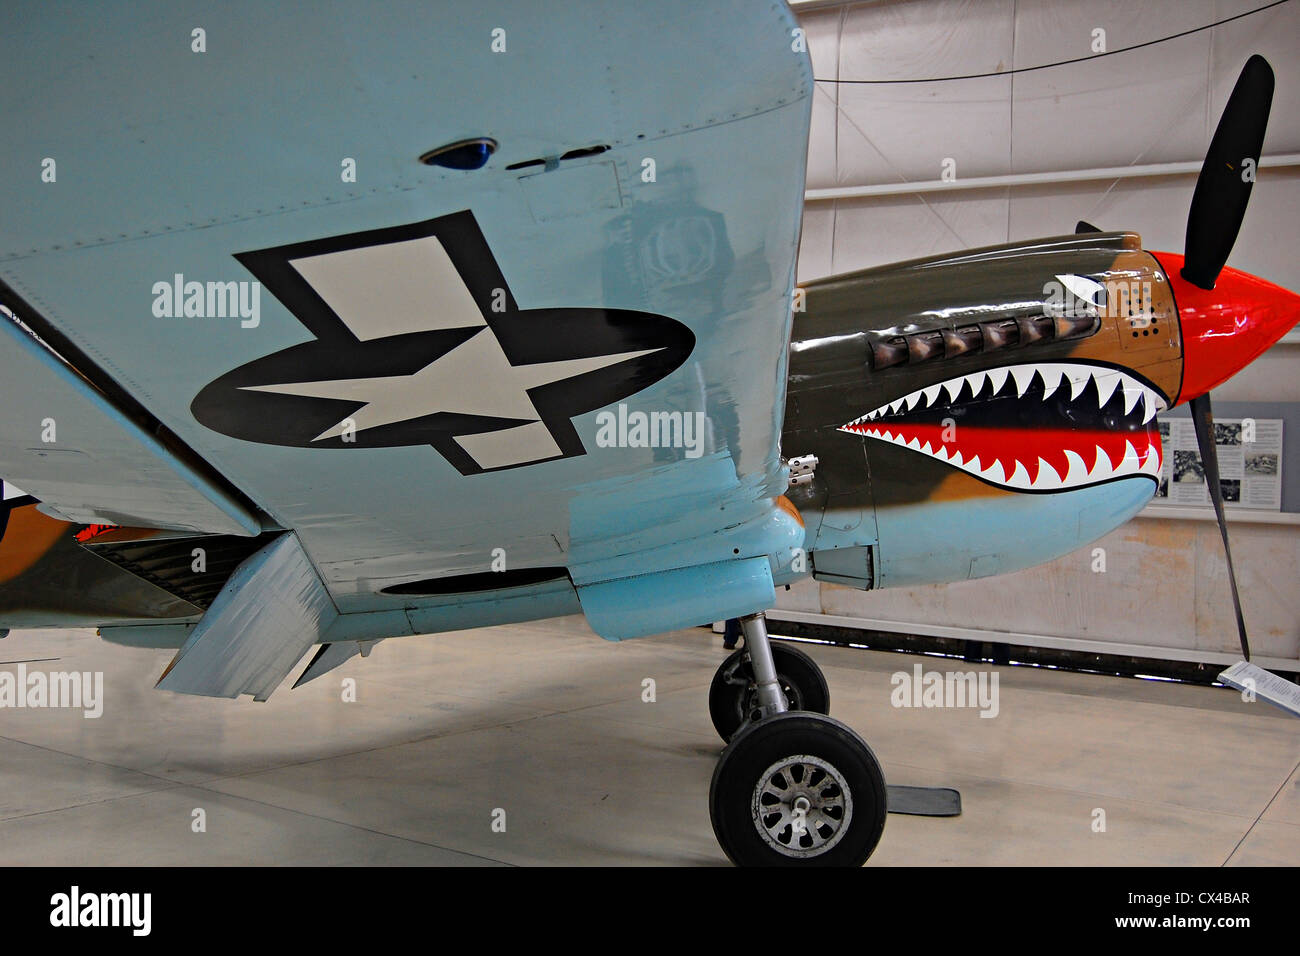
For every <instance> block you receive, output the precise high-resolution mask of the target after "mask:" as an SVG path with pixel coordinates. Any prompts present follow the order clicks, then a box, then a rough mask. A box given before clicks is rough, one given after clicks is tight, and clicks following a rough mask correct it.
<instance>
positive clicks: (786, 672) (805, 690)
mask: <svg viewBox="0 0 1300 956" xmlns="http://www.w3.org/2000/svg"><path fill="white" fill-rule="evenodd" d="M772 660H773V661H774V662H775V663H776V676H777V678H778V679H779V680H780V682H781V689H782V690H783V691H785V696H786V699H787V700H788V701H789V702H790V709H791V710H802V711H812V712H813V713H814V714H829V713H830V712H831V690H830V688H829V687H827V686H826V678H825V676H824V675H823V674H822V672H821V668H820V667H818V666H817V662H816V661H814V660H813V659H812V658H811V657H809V656H808V655H807V654H805V653H804V652H803V651H801V650H799V649H798V648H796V647H791V646H789V645H788V644H782V643H780V642H778V641H772ZM733 672H734V673H733ZM738 678H743V679H744V680H745V684H744V686H742V685H740V684H737V683H732V681H733V680H736V679H738ZM754 694H755V687H754V670H753V668H752V667H751V666H750V663H749V652H748V651H746V650H745V649H744V648H741V649H740V650H738V651H736V652H735V653H733V654H732V655H731V656H730V657H728V658H727V659H726V660H724V661H723V662H722V666H720V667H719V668H718V671H717V673H716V674H714V675H713V683H712V684H711V685H709V717H711V718H712V719H713V729H714V730H716V731H717V732H718V736H719V737H721V738H722V739H723V740H731V738H733V737H735V736H736V732H737V731H738V730H740V728H742V727H744V726H746V725H747V724H748V723H749V722H750V720H751V715H752V712H753V708H754V706H755V703H754Z"/></svg>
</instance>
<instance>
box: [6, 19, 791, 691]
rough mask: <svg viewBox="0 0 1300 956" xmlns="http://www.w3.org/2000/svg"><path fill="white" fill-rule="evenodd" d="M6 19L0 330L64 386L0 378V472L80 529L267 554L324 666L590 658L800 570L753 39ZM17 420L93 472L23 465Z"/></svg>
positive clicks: (786, 80)
mask: <svg viewBox="0 0 1300 956" xmlns="http://www.w3.org/2000/svg"><path fill="white" fill-rule="evenodd" d="M9 19H10V21H11V24H12V29H11V39H12V43H11V45H10V46H11V55H10V59H9V60H8V64H7V65H8V68H9V69H8V70H7V73H8V79H7V80H6V84H5V87H4V90H3V92H2V93H0V97H3V100H4V111H5V115H6V116H7V117H9V120H10V126H11V128H13V129H15V130H17V129H21V130H23V134H22V135H21V136H10V137H6V138H5V140H4V142H3V143H2V144H0V154H2V155H3V156H4V166H5V168H6V169H8V170H13V174H12V175H10V176H6V177H4V179H3V181H0V203H2V204H3V208H4V210H5V215H4V216H3V217H2V218H0V281H2V282H3V288H2V289H0V297H2V298H3V303H4V305H5V306H6V307H7V308H9V309H11V310H12V311H13V312H14V313H15V314H16V315H17V316H18V317H19V318H20V319H21V320H22V321H23V322H24V323H25V324H26V325H27V326H29V327H30V328H31V329H32V330H33V331H34V332H36V333H37V334H38V335H39V336H41V338H43V339H45V340H46V341H47V342H50V344H51V345H52V346H54V348H55V350H56V351H57V352H58V353H59V355H61V356H62V357H63V359H66V360H67V362H68V363H70V364H71V366H72V367H73V369H72V370H69V369H61V368H60V367H59V365H58V362H57V361H51V360H50V358H49V357H48V356H46V357H40V356H35V355H34V353H33V348H32V347H31V343H30V342H28V343H26V346H27V347H26V349H25V351H24V352H23V353H22V355H21V356H19V353H18V352H16V351H13V350H11V354H10V353H7V357H6V359H5V362H6V365H5V367H4V368H3V369H0V372H3V373H4V374H5V375H6V376H8V374H9V372H10V371H11V369H13V370H17V369H20V368H21V369H27V370H29V371H28V372H26V373H25V374H26V375H27V376H28V378H27V379H25V381H26V382H27V384H26V385H25V386H24V393H23V397H22V400H21V402H20V403H19V406H18V407H20V408H21V416H16V415H15V413H14V411H13V408H14V406H13V400H12V398H11V397H10V396H9V395H8V394H7V395H6V405H7V406H9V407H6V409H5V411H4V412H3V415H4V418H5V422H6V428H5V430H3V431H0V475H4V476H5V477H8V478H11V479H12V480H13V481H14V483H15V484H17V485H19V486H20V487H23V488H24V489H25V490H27V491H29V492H31V493H32V494H35V495H37V496H40V497H43V498H44V499H45V501H46V502H47V504H49V505H50V506H51V507H52V508H54V509H55V510H59V511H62V512H63V513H65V514H68V515H69V516H72V517H75V518H77V519H78V520H88V519H90V518H91V517H92V516H93V517H94V519H95V520H100V519H109V518H114V517H115V516H116V517H118V518H120V519H121V520H122V521H127V520H128V519H129V520H130V522H131V523H133V524H137V525H140V524H153V525H156V526H159V527H181V528H192V529H195V530H202V531H207V532H222V533H227V534H244V535H248V534H252V533H254V532H255V531H258V530H264V529H271V530H283V531H285V532H287V533H291V534H292V535H293V543H292V547H291V548H290V547H289V546H288V545H279V547H280V548H281V549H282V550H283V553H284V554H286V555H288V554H289V552H290V551H292V552H293V555H294V558H293V561H297V557H296V555H297V553H298V550H299V549H300V550H301V552H302V555H303V556H305V559H306V561H307V564H308V565H309V566H310V568H311V573H310V574H306V572H304V574H305V578H304V580H305V579H306V578H312V577H314V578H315V583H313V584H312V585H311V588H310V590H312V592H313V593H314V594H316V591H317V589H316V584H317V583H318V584H319V586H320V588H321V589H323V591H321V592H320V593H323V594H325V595H327V596H328V601H329V603H331V604H332V608H331V610H330V613H329V614H323V615H322V616H321V617H320V620H322V621H332V622H333V623H332V624H329V627H330V628H333V629H334V630H332V631H331V633H332V634H338V633H347V634H351V635H355V636H362V635H365V634H371V635H376V634H379V632H380V631H383V632H385V633H392V632H394V628H396V629H397V630H400V631H402V632H412V631H413V632H420V631H422V630H429V629H440V628H444V627H448V626H453V625H459V626H468V625H470V624H473V623H475V622H479V621H487V620H498V619H500V617H501V616H502V614H503V613H505V615H506V616H510V615H511V614H513V615H516V616H521V615H522V616H529V615H532V616H541V615H543V614H550V613H566V612H571V611H574V610H577V609H578V608H579V607H580V606H581V607H582V608H583V609H585V610H587V612H588V617H589V618H591V619H592V621H593V625H594V626H596V627H597V630H600V631H601V632H602V633H604V634H606V636H610V637H622V636H630V635H634V634H636V633H646V629H647V628H651V629H663V627H664V626H665V625H671V624H672V623H673V622H674V621H675V620H679V619H681V618H682V615H687V616H692V615H693V616H695V617H698V618H699V619H700V620H704V619H707V618H709V617H710V616H711V615H716V614H720V613H724V612H739V610H740V609H741V608H742V606H743V607H747V608H749V609H756V608H757V606H758V605H759V604H760V603H761V601H762V600H764V599H765V595H767V594H770V591H771V586H772V585H771V574H770V572H766V574H767V577H766V580H764V573H765V572H764V571H763V569H762V568H761V567H760V566H759V565H756V564H754V563H752V562H754V561H761V562H763V563H770V562H769V559H770V558H771V557H772V556H773V555H774V554H776V553H777V552H778V551H780V550H782V549H784V550H787V551H788V550H789V548H790V547H795V546H797V545H798V544H801V543H802V531H801V529H799V530H798V531H797V533H796V530H795V529H793V528H792V527H791V526H790V521H789V520H787V518H786V517H783V515H784V514H785V512H783V511H782V509H780V508H779V507H778V506H777V505H776V503H775V502H774V498H775V497H776V496H778V495H780V494H781V492H782V491H783V490H784V488H785V484H786V472H785V469H784V467H783V465H782V463H781V459H780V449H779V436H780V426H781V421H782V417H783V414H784V390H785V375H786V350H787V345H788V340H789V332H790V301H791V293H792V289H793V278H794V265H795V255H796V250H797V244H798V236H799V227H800V217H801V208H802V190H803V183H804V163H805V150H806V143H807V130H808V121H809V112H810V103H811V95H812V75H811V69H810V65H809V61H808V57H807V54H806V52H804V48H803V45H802V38H801V35H800V34H799V32H798V31H797V29H796V23H795V21H794V18H793V16H792V15H791V13H790V11H789V10H788V9H787V8H786V7H785V5H784V4H775V5H773V4H758V5H756V4H752V3H747V2H739V0H737V2H708V3H699V4H686V3H669V4H653V5H646V4H639V3H632V2H619V3H607V2H595V0H589V2H575V3H570V4H565V5H563V6H562V7H558V8H556V7H552V6H551V5H542V4H527V3H519V2H502V0H488V2H484V3H475V4H472V5H466V4H451V3H446V4H438V3H434V4H430V3H423V2H422V3H415V2H409V3H406V2H391V3H383V4H379V5H376V6H373V7H367V8H366V10H365V13H364V17H362V16H361V14H360V12H359V10H353V9H351V8H347V9H343V8H338V7H327V6H315V5H307V6H300V5H288V4H286V5H283V6H279V5H271V6H269V7H268V6H264V5H239V4H236V5H230V6H225V5H223V6H218V7H213V6H211V5H206V4H186V3H180V4H174V3H173V4H158V5H156V7H155V6H154V5H150V4H137V5H130V6H124V7H120V8H119V7H108V8H105V9H104V10H102V11H100V12H99V14H98V15H97V18H96V20H95V22H94V23H93V24H90V23H86V22H85V21H81V20H78V19H77V18H66V17H52V16H47V15H46V14H45V13H44V8H42V7H41V6H40V5H38V4H28V5H20V6H19V7H17V8H14V10H13V11H12V12H11V13H10V17H9ZM52 66H57V69H52ZM457 144H461V145H457ZM440 150H442V152H441V153H439V151H440ZM489 154H490V155H489ZM482 160H486V162H484V163H483V165H482V166H481V168H471V167H473V166H474V165H475V164H476V163H478V162H480V161H482ZM8 335H9V338H10V339H11V340H14V341H18V340H19V339H20V338H21V336H20V335H19V332H18V331H16V330H15V329H13V328H10V329H9V330H8ZM6 348H9V346H6ZM38 366H39V367H40V370H39V371H31V370H34V369H36V368H37V367H38ZM73 370H75V373H78V374H72V372H73ZM78 382H80V385H78ZM28 393H30V394H28ZM45 402H48V403H50V407H56V408H57V409H58V415H57V416H56V417H58V418H60V419H61V420H66V421H67V422H68V427H65V426H64V425H62V424H61V425H60V430H59V433H58V440H57V443H56V444H55V446H54V447H56V448H57V449H59V451H58V454H60V455H63V456H64V457H63V459H62V460H63V461H64V462H77V461H79V460H80V459H78V458H77V455H78V454H81V455H84V456H85V457H86V459H87V460H88V461H89V462H91V463H92V464H91V465H90V466H88V467H80V468H78V467H77V466H74V465H71V464H67V465H62V464H61V465H59V466H57V467H55V466H53V465H52V464H48V463H49V462H52V461H53V460H54V459H52V458H49V457H47V459H46V462H47V464H46V465H44V466H42V467H44V468H45V472H40V473H39V475H38V471H39V469H38V468H37V466H36V465H32V466H30V467H29V466H28V462H29V459H30V458H31V456H32V455H33V454H34V452H33V451H32V449H33V448H35V447H36V445H35V444H34V443H33V441H32V440H31V438H30V437H28V433H29V432H30V431H31V426H30V422H29V421H28V419H29V418H30V417H31V416H33V415H40V413H41V410H42V408H44V407H45V405H44V404H43V403H45ZM78 403H79V404H78ZM132 410H134V411H136V412H139V413H141V414H142V415H143V417H144V421H143V423H141V421H139V420H138V419H139V418H140V415H136V416H135V417H134V418H133V416H132V414H130V412H132ZM42 417H44V416H42ZM18 418H21V419H22V421H21V425H22V427H21V428H19V427H18V426H17V425H14V422H15V421H16V420H17V419H18ZM79 423H80V424H86V425H87V428H81V427H80V424H79ZM87 431H89V432H90V433H91V434H88V433H87ZM106 446H111V447H112V448H113V449H114V452H113V453H112V454H108V453H106V451H105V447H106ZM137 446H138V447H137ZM147 456H152V458H151V460H152V466H151V467H149V468H146V467H145V465H146V457H147ZM28 475H30V476H31V477H30V478H29V477H28ZM38 477H40V480H38ZM29 483H30V487H28V485H29ZM141 486H144V487H148V488H150V489H151V493H150V494H149V495H147V496H136V497H137V499H139V500H133V501H132V503H131V505H130V507H127V506H125V505H123V503H122V502H123V501H124V500H125V498H126V490H127V489H131V488H135V489H137V490H138V489H139V488H140V487H141ZM796 538H797V539H798V540H796ZM277 540H278V539H277ZM284 549H288V550H284ZM282 560H283V561H285V562H288V561H290V558H289V557H285V558H283V559H282ZM261 562H262V563H263V564H268V562H269V565H268V566H274V565H275V562H274V561H270V558H269V556H268V555H263V557H262V559H261ZM746 562H750V563H746ZM294 567H297V568H299V569H300V570H301V568H302V564H301V562H298V563H297V564H294ZM692 568H708V569H709V570H707V572H702V573H700V574H691V573H689V572H690V569H692ZM683 569H686V570H687V572H688V573H687V574H686V576H685V577H681V576H680V572H682V571H683ZM493 573H504V574H505V575H506V576H505V577H500V578H495V579H484V578H483V577H482V575H484V574H493ZM675 573H676V574H679V577H677V578H673V577H672V575H673V574H675ZM656 575H659V576H660V577H655V576H656ZM263 576H264V577H267V578H273V577H274V575H271V574H269V573H267V574H265V575H263ZM245 577H249V576H248V575H246V576H245ZM251 577H252V579H260V578H259V577H258V576H257V575H252V576H251ZM485 580H486V581H487V584H486V585H485V583H484V582H485ZM449 581H450V582H451V583H450V584H449V583H448V582H449ZM616 582H622V583H616ZM505 583H509V584H510V585H511V589H510V590H511V595H514V596H523V597H525V598H527V599H528V602H531V603H530V604H529V608H528V609H527V610H520V609H516V610H512V611H509V612H502V603H503V601H504V600H505V597H504V596H503V595H501V594H499V593H497V592H499V591H500V590H501V587H502V585H504V584H505ZM706 585H707V586H709V587H712V588H713V589H714V592H713V593H714V595H715V596H716V597H725V595H727V594H729V593H734V594H736V595H742V596H739V597H736V598H735V599H733V600H730V601H728V600H710V599H709V597H708V595H705V594H701V593H700V592H701V591H702V589H703V588H704V587H705V586H706ZM611 588H612V589H611ZM470 594H486V597H483V599H482V600H481V601H478V603H477V604H476V603H475V602H474V601H473V600H469V599H467V597H466V595H470ZM633 595H636V596H637V600H639V601H643V602H646V603H647V604H649V605H656V606H658V605H662V607H663V609H664V613H663V614H659V615H654V614H650V615H648V616H646V615H645V614H644V613H643V615H642V618H641V619H639V620H633V619H631V618H630V617H628V616H627V615H626V613H625V611H626V605H627V601H628V600H629V599H630V598H631V597H632V596H633ZM674 595H675V596H676V598H674ZM316 596H317V597H319V596H320V595H319V594H317V595H316ZM313 600H315V599H313ZM674 600H678V601H680V602H681V603H682V605H683V610H681V611H680V612H679V613H678V614H677V617H676V618H674V617H672V616H671V615H668V613H667V609H669V608H671V607H672V606H673V604H674ZM230 603H231V602H229V601H223V600H219V601H217V602H214V605H213V606H214V608H215V607H217V606H218V604H221V605H223V606H225V605H228V604H230ZM526 603H527V602H526ZM317 604H319V602H318V601H317V602H316V603H314V604H313V606H316V605H317ZM493 609H495V610H493ZM334 610H337V612H338V615H337V620H336V619H335V617H334V615H333V611H334ZM643 611H644V609H643ZM367 615H368V616H369V617H367ZM475 615H477V617H476V616H475ZM494 615H495V616H494ZM366 621H369V622H371V623H365V622H366ZM381 621H382V622H386V623H380V622H381ZM321 626H322V627H325V626H326V625H324V624H322V625H321ZM204 630H205V631H211V630H212V628H211V627H210V626H209V627H205V628H204ZM316 636H317V637H318V638H319V637H320V635H319V634H318V635H316ZM261 686H262V685H261V684H259V685H258V687H259V688H260V687H261Z"/></svg>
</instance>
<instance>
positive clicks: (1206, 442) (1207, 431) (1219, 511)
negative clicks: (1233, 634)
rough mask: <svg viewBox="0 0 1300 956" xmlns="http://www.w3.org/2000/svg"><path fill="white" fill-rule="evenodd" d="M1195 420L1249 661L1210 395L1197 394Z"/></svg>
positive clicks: (1239, 632) (1242, 640)
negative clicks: (1221, 485)
mask: <svg viewBox="0 0 1300 956" xmlns="http://www.w3.org/2000/svg"><path fill="white" fill-rule="evenodd" d="M1191 410H1192V422H1193V424H1195V426H1196V444H1197V447H1199V448H1200V449H1201V467H1202V468H1204V469H1205V484H1206V487H1208V488H1209V489H1210V500H1211V501H1212V502H1214V514H1215V517H1217V518H1218V519H1219V534H1221V535H1222V536H1223V554H1224V556H1225V557H1226V558H1227V559H1228V584H1229V585H1230V586H1231V588H1232V609H1233V610H1234V611H1235V612H1236V613H1237V634H1238V635H1240V637H1241V653H1242V655H1243V656H1244V657H1245V658H1246V660H1250V642H1249V641H1247V640H1246V620H1245V618H1243V617H1242V616H1241V598H1240V597H1239V596H1238V594H1237V576H1236V574H1234V573H1233V570H1232V548H1231V547H1229V545H1228V522H1227V519H1226V518H1224V515H1223V489H1222V488H1221V487H1220V486H1219V453H1218V450H1217V449H1216V448H1215V445H1214V413H1213V412H1212V411H1211V410H1210V395H1209V393H1208V392H1207V393H1205V394H1204V395H1198V396H1197V397H1196V398H1194V399H1192V401H1191Z"/></svg>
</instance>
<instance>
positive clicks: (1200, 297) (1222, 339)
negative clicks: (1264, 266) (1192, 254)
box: [1153, 252, 1300, 405]
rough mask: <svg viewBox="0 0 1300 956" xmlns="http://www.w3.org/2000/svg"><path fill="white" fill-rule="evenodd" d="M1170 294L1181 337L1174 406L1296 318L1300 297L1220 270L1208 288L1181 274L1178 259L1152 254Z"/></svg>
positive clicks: (1218, 380)
mask: <svg viewBox="0 0 1300 956" xmlns="http://www.w3.org/2000/svg"><path fill="white" fill-rule="evenodd" d="M1153 255H1154V256H1155V257H1156V260H1157V261H1158V262H1159V263H1160V266H1161V268H1163V269H1164V270H1165V275H1166V276H1167V277H1168V279H1169V283H1170V286H1171V287H1172V289H1173V292H1174V302H1175V303H1176V304H1177V306H1178V321H1179V325H1180V326H1181V328H1182V340H1183V385H1182V388H1181V390H1180V391H1179V393H1178V398H1177V400H1176V401H1175V402H1174V404H1175V405H1177V404H1181V403H1182V402H1186V401H1190V400H1191V399H1193V398H1196V397H1197V396H1199V395H1204V394H1206V393H1207V392H1209V391H1210V389H1212V388H1216V387H1217V386H1218V385H1220V384H1222V383H1223V382H1224V381H1226V380H1227V379H1229V378H1231V377H1232V376H1233V375H1235V374H1237V372H1239V371H1241V370H1242V369H1243V368H1245V367H1246V366H1247V365H1249V364H1250V363H1251V362H1253V361H1254V360H1255V359H1257V358H1258V357H1259V356H1260V355H1261V354H1263V353H1264V352H1265V351H1266V350H1267V349H1268V348H1269V346H1271V345H1273V343H1274V342H1276V341H1277V340H1278V339H1280V338H1281V337H1282V336H1283V335H1285V334H1286V333H1287V332H1288V331H1289V330H1290V329H1291V328H1292V327H1293V326H1295V325H1296V323H1297V322H1300V295H1296V294H1295V293H1294V292H1291V291H1290V290H1289V289H1284V288H1282V287H1281V286H1278V285H1274V284H1273V283H1271V282H1268V281H1266V280H1264V279H1261V278H1259V277H1258V276H1253V275H1251V274H1250V273H1248V272H1241V271H1239V270H1237V269H1231V268H1226V267H1225V268H1224V269H1223V271H1222V272H1220V273H1219V275H1218V278H1217V279H1216V281H1215V284H1214V288H1213V289H1202V288H1201V287H1199V286H1197V285H1194V284H1192V283H1191V282H1188V281H1187V280H1186V279H1185V278H1183V276H1182V271H1183V266H1184V260H1183V257H1182V256H1180V255H1178V254H1177V253H1173V252H1156V253H1153Z"/></svg>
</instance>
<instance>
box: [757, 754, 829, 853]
mask: <svg viewBox="0 0 1300 956" xmlns="http://www.w3.org/2000/svg"><path fill="white" fill-rule="evenodd" d="M750 811H751V816H752V818H753V821H754V827H755V828H756V829H757V830H758V833H759V836H761V837H762V838H763V840H764V842H766V843H767V844H768V846H770V847H772V848H773V849H774V850H776V851H777V852H778V853H780V854H781V855H782V856H788V857H796V858H807V857H814V856H820V855H821V854H823V853H826V852H827V851H828V850H830V849H831V848H832V847H834V846H835V845H836V844H837V843H839V841H840V839H841V837H843V836H844V834H845V833H846V832H847V831H848V827H849V821H850V820H852V818H853V797H852V794H851V793H850V792H849V787H848V783H847V782H846V781H845V779H844V776H843V774H841V773H840V772H839V771H838V770H836V769H835V767H834V766H833V765H831V764H830V763H828V762H827V761H825V760H823V759H822V758H821V757H814V756H812V755H810V754H796V755H794V756H790V757H783V758H781V759H780V760H778V761H776V762H775V763H773V764H772V765H771V766H770V767H768V768H767V769H766V770H764V771H763V773H762V774H760V775H759V778H758V782H757V784H755V786H754V794H753V799H752V801H751V805H750Z"/></svg>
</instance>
